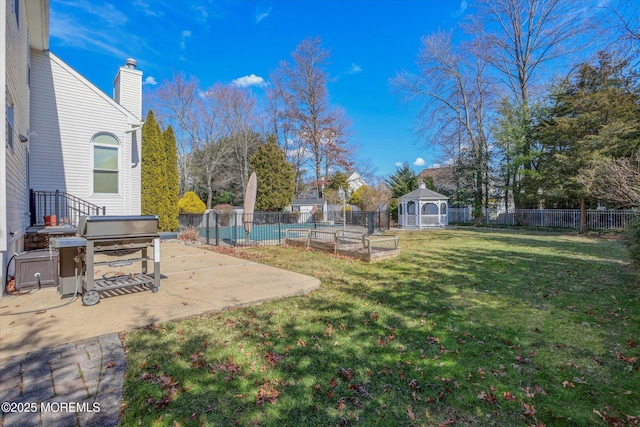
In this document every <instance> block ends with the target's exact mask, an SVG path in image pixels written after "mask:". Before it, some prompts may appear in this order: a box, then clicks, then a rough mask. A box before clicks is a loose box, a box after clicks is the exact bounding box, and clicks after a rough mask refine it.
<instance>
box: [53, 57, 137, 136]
mask: <svg viewBox="0 0 640 427" xmlns="http://www.w3.org/2000/svg"><path fill="white" fill-rule="evenodd" d="M44 54H45V55H47V56H48V57H49V59H50V60H51V61H53V62H55V63H56V64H58V65H59V66H60V67H61V68H62V69H64V70H65V71H66V72H67V73H69V74H71V75H72V76H73V77H74V78H75V79H76V80H78V81H79V82H81V83H82V84H84V85H85V86H87V87H88V88H89V89H90V90H91V91H92V92H94V93H95V94H96V95H97V96H99V97H100V98H102V99H103V100H104V101H106V102H107V103H108V104H110V105H111V106H112V107H113V108H115V109H116V110H118V111H120V112H121V113H122V114H123V115H124V116H125V117H127V118H128V120H129V124H130V125H131V126H140V125H141V124H142V123H143V122H142V120H141V119H139V118H137V117H136V116H135V115H133V114H132V113H131V112H130V111H129V110H127V109H126V108H124V107H123V106H122V105H120V104H118V103H117V102H116V101H115V100H113V98H111V97H109V95H107V94H106V93H104V92H103V91H102V90H100V89H99V88H98V87H97V86H96V85H94V84H93V83H91V82H90V81H89V80H87V79H86V78H85V77H84V76H83V75H81V74H80V73H78V72H77V71H76V70H74V69H73V68H71V66H70V65H69V64H67V63H66V62H64V61H63V60H62V59H60V58H59V57H57V56H56V55H55V54H54V53H53V52H51V51H47V52H45V53H44Z"/></svg>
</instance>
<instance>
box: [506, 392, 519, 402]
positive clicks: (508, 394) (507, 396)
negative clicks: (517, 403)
mask: <svg viewBox="0 0 640 427" xmlns="http://www.w3.org/2000/svg"><path fill="white" fill-rule="evenodd" d="M502 397H503V398H504V400H518V399H517V398H515V397H513V396H512V395H511V392H510V391H505V392H504V393H503V394H502Z"/></svg>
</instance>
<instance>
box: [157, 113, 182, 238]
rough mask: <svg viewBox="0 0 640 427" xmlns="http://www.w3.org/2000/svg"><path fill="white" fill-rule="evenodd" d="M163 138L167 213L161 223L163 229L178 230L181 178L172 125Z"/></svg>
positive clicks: (163, 133)
mask: <svg viewBox="0 0 640 427" xmlns="http://www.w3.org/2000/svg"><path fill="white" fill-rule="evenodd" d="M162 140H163V142H164V148H165V154H166V159H165V160H166V162H165V163H166V165H165V168H164V172H165V176H166V180H167V191H166V194H165V197H166V200H165V213H164V214H163V217H164V218H163V219H164V221H165V223H164V224H161V229H162V230H164V231H176V230H178V227H179V226H180V223H179V221H178V211H179V209H178V198H179V196H180V178H179V176H178V148H177V145H176V137H175V134H174V133H173V128H172V127H171V125H169V127H167V128H166V129H165V130H164V132H162Z"/></svg>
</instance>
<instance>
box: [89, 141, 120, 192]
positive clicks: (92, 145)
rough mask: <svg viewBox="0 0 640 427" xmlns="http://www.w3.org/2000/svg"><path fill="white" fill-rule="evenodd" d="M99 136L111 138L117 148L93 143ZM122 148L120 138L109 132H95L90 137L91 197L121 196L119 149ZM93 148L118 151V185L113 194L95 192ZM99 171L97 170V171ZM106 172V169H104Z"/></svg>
mask: <svg viewBox="0 0 640 427" xmlns="http://www.w3.org/2000/svg"><path fill="white" fill-rule="evenodd" d="M100 135H108V136H110V137H112V138H113V139H115V140H116V141H117V143H118V145H117V146H115V145H110V144H101V143H99V142H94V139H95V138H96V137H98V136H100ZM121 146H122V142H121V141H120V138H118V137H117V136H116V135H114V134H113V133H111V132H97V133H96V134H94V135H93V136H92V137H91V156H90V158H91V160H90V161H91V164H90V167H91V194H92V195H99V196H101V197H109V196H119V195H120V194H122V184H121V179H120V178H121V175H122V173H121V172H122V167H121V159H122V157H121V156H122V153H121V152H122V150H121V149H120V147H121ZM94 147H105V148H114V147H115V148H116V149H117V150H118V169H117V174H118V180H117V185H118V191H116V192H115V193H99V192H96V191H95V175H94V172H95V171H96V168H95V167H94V165H95V150H94ZM98 170H99V169H98ZM105 170H106V169H105Z"/></svg>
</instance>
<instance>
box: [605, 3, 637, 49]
mask: <svg viewBox="0 0 640 427" xmlns="http://www.w3.org/2000/svg"><path fill="white" fill-rule="evenodd" d="M607 9H608V10H609V11H611V13H612V15H613V18H614V19H613V23H612V27H613V28H615V30H616V39H617V40H616V42H617V44H618V51H620V53H621V54H622V56H623V57H627V58H634V59H636V60H637V58H638V56H639V55H640V8H639V7H638V5H637V2H634V1H632V0H620V1H619V2H618V4H617V7H615V8H613V7H610V8H607Z"/></svg>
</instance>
